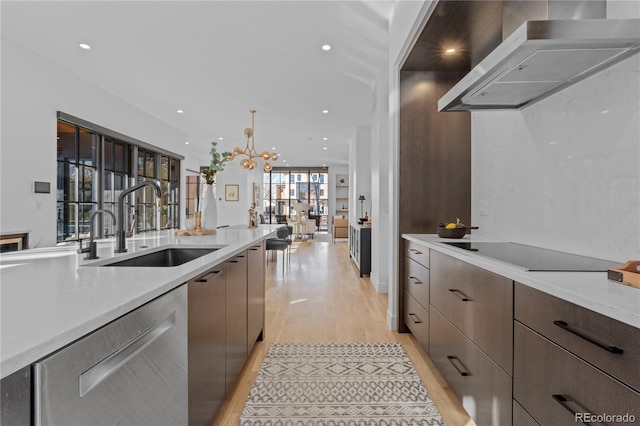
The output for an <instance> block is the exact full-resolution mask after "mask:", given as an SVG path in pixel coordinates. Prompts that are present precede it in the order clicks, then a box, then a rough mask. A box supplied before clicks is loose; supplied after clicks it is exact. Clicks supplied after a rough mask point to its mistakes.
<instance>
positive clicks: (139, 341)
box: [79, 311, 176, 397]
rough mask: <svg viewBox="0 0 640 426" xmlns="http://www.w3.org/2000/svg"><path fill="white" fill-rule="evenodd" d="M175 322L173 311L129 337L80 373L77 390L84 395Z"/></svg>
mask: <svg viewBox="0 0 640 426" xmlns="http://www.w3.org/2000/svg"><path fill="white" fill-rule="evenodd" d="M175 324H176V312H175V311H173V312H172V313H171V314H170V315H169V316H167V317H166V318H165V319H163V320H162V321H160V322H158V323H157V324H155V325H153V326H151V327H149V328H148V329H146V330H145V331H144V332H142V333H140V334H139V335H138V336H136V337H134V338H133V339H131V340H130V341H129V342H127V343H126V344H125V345H124V346H122V347H120V348H119V349H117V350H116V351H114V352H113V353H111V355H109V356H107V357H106V358H104V359H103V360H102V361H100V362H98V363H97V364H96V365H94V366H92V367H91V368H89V369H88V370H87V371H85V372H84V373H81V374H80V378H79V392H80V396H81V397H82V396H84V395H86V394H87V393H89V391H91V389H93V388H94V387H96V386H98V385H99V384H100V383H101V382H103V381H104V380H105V379H106V378H108V377H109V376H111V375H112V374H113V373H115V372H116V371H117V370H118V369H119V368H120V367H122V366H123V365H125V364H126V363H127V362H128V361H129V360H130V359H131V358H133V357H134V356H136V355H137V354H138V353H140V352H141V351H143V350H144V348H146V347H147V346H149V345H150V344H151V343H153V342H154V341H155V340H156V339H158V338H159V337H160V336H162V335H163V334H164V333H166V332H167V331H169V330H170V329H171V327H173V326H174V325H175Z"/></svg>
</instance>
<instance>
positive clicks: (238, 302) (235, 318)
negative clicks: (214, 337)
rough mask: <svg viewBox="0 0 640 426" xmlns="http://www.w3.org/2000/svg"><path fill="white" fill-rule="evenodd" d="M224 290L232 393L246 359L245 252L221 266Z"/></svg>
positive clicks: (228, 379) (228, 380)
mask: <svg viewBox="0 0 640 426" xmlns="http://www.w3.org/2000/svg"><path fill="white" fill-rule="evenodd" d="M224 266H225V273H226V275H227V279H226V282H225V288H226V292H227V294H226V298H225V300H226V311H227V314H226V345H225V350H226V366H225V372H226V379H225V380H226V383H227V384H226V392H227V395H228V394H229V392H230V391H231V389H232V387H233V384H234V383H235V381H236V377H237V376H238V373H239V372H240V369H241V368H242V366H243V364H244V362H245V361H246V359H247V354H248V345H247V252H246V251H244V252H242V253H240V254H237V255H235V256H234V257H233V258H231V259H230V260H227V261H226V262H225V264H224Z"/></svg>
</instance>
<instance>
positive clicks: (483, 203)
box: [478, 200, 489, 216]
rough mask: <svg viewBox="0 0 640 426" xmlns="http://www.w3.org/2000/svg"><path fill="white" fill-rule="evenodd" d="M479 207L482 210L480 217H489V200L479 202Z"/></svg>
mask: <svg viewBox="0 0 640 426" xmlns="http://www.w3.org/2000/svg"><path fill="white" fill-rule="evenodd" d="M478 207H479V208H480V216H488V215H489V202H488V201H487V200H480V201H478Z"/></svg>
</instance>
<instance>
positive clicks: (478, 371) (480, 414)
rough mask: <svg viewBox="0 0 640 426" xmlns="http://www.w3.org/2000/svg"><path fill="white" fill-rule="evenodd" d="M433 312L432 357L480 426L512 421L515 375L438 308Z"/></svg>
mask: <svg viewBox="0 0 640 426" xmlns="http://www.w3.org/2000/svg"><path fill="white" fill-rule="evenodd" d="M429 313H430V319H429V324H430V331H429V334H430V336H431V340H430V343H429V357H430V358H431V360H432V361H433V362H434V364H435V365H436V367H438V370H439V371H440V373H441V374H442V375H443V377H444V378H445V379H446V380H447V382H448V383H449V385H450V386H451V388H452V389H453V391H454V392H455V393H456V395H457V396H458V397H459V398H460V400H461V401H462V405H463V406H464V408H465V410H467V412H468V413H469V415H470V416H471V418H473V420H474V421H475V422H476V424H478V425H483V426H484V425H509V424H511V421H512V417H511V415H512V396H511V377H510V376H509V375H508V374H507V373H506V372H505V371H504V370H503V369H501V368H500V367H499V366H498V365H497V364H496V363H495V362H493V361H492V360H491V359H490V358H489V357H488V356H487V355H486V354H485V353H484V352H482V351H481V350H480V349H479V348H478V347H477V346H476V345H474V344H473V343H472V342H471V341H470V340H469V339H468V338H467V337H466V336H465V335H464V334H462V333H461V332H460V331H459V330H458V329H457V328H456V327H455V326H454V325H453V324H451V323H450V322H449V321H448V320H447V319H446V318H445V317H444V316H443V315H442V314H441V313H440V312H439V311H438V310H437V309H436V308H434V307H433V306H431V308H430V310H429Z"/></svg>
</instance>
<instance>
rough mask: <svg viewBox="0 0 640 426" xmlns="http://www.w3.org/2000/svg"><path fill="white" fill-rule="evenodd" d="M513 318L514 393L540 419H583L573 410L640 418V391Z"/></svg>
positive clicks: (572, 421)
mask: <svg viewBox="0 0 640 426" xmlns="http://www.w3.org/2000/svg"><path fill="white" fill-rule="evenodd" d="M514 324H515V325H514V333H515V353H514V355H515V356H514V374H513V389H514V390H513V393H514V395H513V397H514V398H515V399H516V400H517V401H518V402H519V403H520V405H522V406H523V407H524V408H525V409H526V410H527V411H528V412H529V413H530V414H531V415H532V416H533V417H534V418H535V419H536V420H537V421H538V422H539V423H540V424H541V425H561V424H576V423H581V422H583V421H584V418H583V419H580V418H576V416H575V415H574V414H572V412H571V411H573V412H576V413H591V414H592V415H602V414H605V413H606V414H608V415H625V414H628V415H629V416H635V418H636V419H640V394H638V393H637V392H635V391H634V390H633V389H631V388H630V387H628V386H625V385H624V384H622V383H620V382H618V381H617V380H615V379H613V378H612V377H610V376H608V375H607V374H605V373H603V372H601V371H600V370H598V369H596V368H594V367H592V366H591V365H589V364H587V363H586V362H584V361H583V360H581V359H579V358H578V357H576V356H575V355H573V354H571V353H569V352H567V351H566V350H564V349H562V348H561V347H560V346H558V345H556V344H554V343H552V342H551V341H549V340H547V339H545V338H544V337H542V336H540V335H539V334H537V333H535V332H534V331H531V330H530V329H528V328H526V327H525V326H523V325H522V324H520V323H518V322H515V323H514ZM636 372H637V370H636ZM577 420H579V421H577ZM584 422H585V423H589V422H587V421H584ZM601 423H606V424H611V423H615V422H611V421H606V420H605V421H604V422H601Z"/></svg>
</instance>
